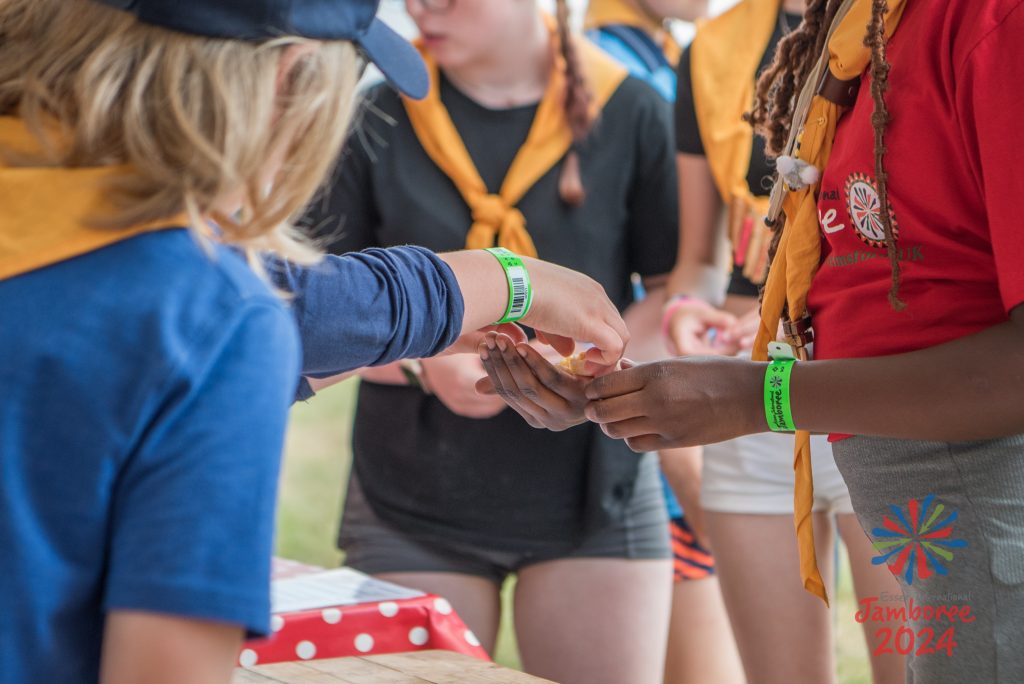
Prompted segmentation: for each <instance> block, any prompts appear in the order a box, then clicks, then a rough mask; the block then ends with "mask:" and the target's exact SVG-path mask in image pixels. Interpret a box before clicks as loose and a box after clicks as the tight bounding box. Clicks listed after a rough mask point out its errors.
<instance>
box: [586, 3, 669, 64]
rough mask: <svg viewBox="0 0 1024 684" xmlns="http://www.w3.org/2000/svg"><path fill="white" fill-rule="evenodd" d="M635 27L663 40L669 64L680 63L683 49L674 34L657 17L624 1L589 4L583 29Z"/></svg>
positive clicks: (663, 47)
mask: <svg viewBox="0 0 1024 684" xmlns="http://www.w3.org/2000/svg"><path fill="white" fill-rule="evenodd" d="M613 25H621V26H635V27H636V28H638V29H641V30H643V31H646V32H647V33H649V34H651V36H652V37H660V38H661V49H662V52H664V53H665V59H667V60H668V63H669V64H672V65H675V64H678V63H679V56H680V55H681V54H682V53H683V47H682V46H681V45H680V44H679V43H677V42H676V40H675V38H673V37H672V32H671V31H669V30H668V29H667V28H665V26H663V25H662V23H661V22H660V21H658V19H657V18H656V17H652V16H651V15H650V14H648V13H647V12H643V11H641V10H640V8H638V7H636V6H635V5H632V4H630V3H627V2H624V0H590V2H589V3H587V14H586V16H585V17H584V19H583V28H584V29H586V30H587V31H590V30H591V29H599V28H601V27H602V26H613Z"/></svg>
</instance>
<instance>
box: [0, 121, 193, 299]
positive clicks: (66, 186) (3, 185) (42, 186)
mask: <svg viewBox="0 0 1024 684" xmlns="http://www.w3.org/2000/svg"><path fill="white" fill-rule="evenodd" d="M0 151H3V152H5V153H11V152H13V153H16V154H32V153H36V152H38V151H39V143H38V141H37V140H36V138H35V136H33V135H32V134H31V133H30V132H29V131H28V129H27V128H26V126H25V124H24V122H22V120H21V119H17V118H14V117H10V116H0ZM124 173H126V167H123V166H110V167H95V168H66V167H59V166H58V167H42V166H32V167H21V166H6V165H4V164H3V163H2V159H0V280H3V279H6V278H12V277H14V276H16V275H20V274H22V273H28V272H29V271H34V270H36V269H40V268H43V267H45V266H49V265H51V264H55V263H58V262H60V261H65V260H67V259H71V258H72V257H76V256H80V255H82V254H86V253H88V252H92V251H95V250H97V249H101V248H103V247H106V246H107V245H111V244H113V243H115V242H119V241H121V240H126V239H128V238H130V237H133V236H135V235H139V234H141V233H146V232H150V231H155V230H163V229H167V228H181V227H183V226H187V225H188V222H187V219H186V218H185V217H184V216H176V217H171V218H168V219H165V220H161V221H154V222H151V223H144V224H140V225H137V226H132V227H131V228H124V229H110V228H97V227H95V226H92V225H90V224H89V219H90V218H92V217H95V216H102V215H104V214H106V213H108V212H110V211H111V210H112V208H113V207H112V206H111V205H110V204H109V203H108V201H107V199H106V196H105V193H104V189H105V187H106V184H107V183H109V182H110V181H111V180H112V179H114V178H117V177H118V176H119V175H122V174H124Z"/></svg>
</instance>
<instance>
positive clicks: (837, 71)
mask: <svg viewBox="0 0 1024 684" xmlns="http://www.w3.org/2000/svg"><path fill="white" fill-rule="evenodd" d="M905 2H906V0H889V13H888V14H887V15H886V17H885V33H886V37H889V36H891V35H892V33H893V31H895V30H896V26H897V25H898V24H899V21H900V17H901V16H902V15H903V8H904V5H905ZM870 20H871V0H846V1H845V2H844V3H843V5H842V6H841V7H840V9H839V12H838V13H837V14H836V18H835V21H834V22H833V24H832V28H831V30H830V36H829V39H828V44H827V47H826V50H825V54H823V55H822V56H821V58H820V60H819V62H818V65H817V67H816V68H815V69H814V71H812V73H811V75H810V76H809V77H808V79H807V84H806V85H805V87H804V89H803V91H802V92H801V93H800V97H799V99H798V100H797V107H796V112H795V113H794V115H793V130H792V132H791V134H790V142H789V145H788V146H787V151H788V152H789V154H795V157H796V159H795V160H793V159H792V158H788V163H789V165H792V166H794V167H796V172H795V174H785V180H783V179H781V178H780V180H778V181H777V182H776V185H775V188H774V189H773V190H772V204H771V207H770V209H769V212H768V216H769V218H770V219H775V218H777V217H778V216H779V213H780V210H781V211H782V212H784V213H785V221H786V223H785V227H784V229H783V232H782V239H781V242H780V243H779V249H778V253H777V254H776V255H775V259H774V261H773V262H772V266H771V270H770V271H769V273H768V281H767V282H766V284H765V289H764V295H763V299H762V302H761V325H760V329H759V330H758V333H757V339H756V340H755V342H754V359H755V360H759V361H764V360H766V359H767V358H768V343H769V342H770V341H772V340H774V339H775V334H776V331H777V330H778V326H779V320H780V318H781V317H782V309H783V305H784V304H787V305H788V306H789V315H788V320H787V321H786V325H785V326H784V327H785V329H786V337H787V340H788V341H789V342H790V343H791V344H794V346H796V347H797V348H798V350H800V348H802V347H803V344H804V343H805V342H806V341H807V336H806V331H807V329H808V328H807V327H806V322H805V314H806V312H807V292H808V291H809V290H810V287H811V280H812V279H813V278H814V274H815V272H816V271H817V270H818V265H819V263H820V260H821V234H820V231H819V228H818V207H817V203H818V187H819V185H818V184H819V181H820V178H821V174H822V173H823V172H824V169H825V166H826V165H827V164H828V158H829V154H830V153H831V152H832V142H833V139H834V138H835V134H836V124H837V123H838V122H839V118H840V117H841V116H842V114H843V112H845V111H846V109H847V108H848V106H849V105H848V104H837V103H836V102H842V101H844V100H848V99H849V95H850V92H851V88H856V85H857V84H858V83H859V81H860V77H861V74H862V73H863V72H864V69H866V68H867V66H868V64H869V63H870V62H871V50H870V48H868V47H866V46H865V45H864V36H865V35H866V33H867V27H868V24H869V23H870ZM826 65H827V69H828V71H829V76H828V77H826V78H825V79H824V80H823V79H822V75H823V74H824V70H825V68H826ZM819 83H821V84H823V86H822V87H819ZM826 96H827V97H828V98H831V99H826ZM794 149H795V150H797V151H796V152H795V153H794V152H793V150H794ZM784 158H786V157H780V162H779V163H780V175H782V172H781V166H782V160H783V159H784ZM808 172H810V173H808ZM795 176H798V177H799V178H797V177H795ZM784 185H785V187H783V186H784ZM793 468H794V470H795V471H796V486H795V488H794V511H793V515H794V520H795V523H796V532H797V542H798V544H799V548H800V577H801V579H803V582H804V588H806V589H807V590H808V591H810V592H811V593H813V594H816V595H817V596H820V597H821V598H822V599H823V600H825V602H826V603H827V602H828V597H827V596H826V593H825V586H824V584H823V583H822V581H821V575H820V574H819V573H818V566H817V561H816V559H815V555H814V532H813V530H812V529H811V507H812V504H813V498H814V484H813V481H812V477H811V446H810V435H809V433H807V432H806V431H804V430H798V431H797V433H796V445H795V449H794V460H793Z"/></svg>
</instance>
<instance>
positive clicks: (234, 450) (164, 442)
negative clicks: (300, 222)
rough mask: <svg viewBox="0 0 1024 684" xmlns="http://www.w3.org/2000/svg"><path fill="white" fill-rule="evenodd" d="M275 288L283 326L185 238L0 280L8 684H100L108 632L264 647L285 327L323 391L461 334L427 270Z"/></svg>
mask: <svg viewBox="0 0 1024 684" xmlns="http://www.w3.org/2000/svg"><path fill="white" fill-rule="evenodd" d="M276 280H277V282H278V284H279V285H284V286H287V287H290V288H297V289H298V294H297V297H296V299H295V300H294V312H293V315H294V317H295V318H293V316H292V315H291V314H290V313H289V312H288V311H287V310H286V307H285V306H284V305H283V304H282V302H281V301H280V300H279V298H278V297H277V296H276V295H274V294H273V293H272V292H271V291H270V290H269V288H268V287H267V286H266V285H265V284H264V283H263V282H262V281H260V280H259V279H258V278H257V277H256V276H255V275H254V274H253V273H252V272H251V271H250V270H249V268H248V266H247V265H246V264H245V263H244V262H243V260H242V259H241V258H239V257H238V256H237V255H236V254H235V253H233V252H232V251H230V250H228V249H225V248H222V247H217V248H214V255H213V258H210V257H209V256H207V255H206V254H205V253H204V252H203V251H202V249H201V248H200V247H199V246H198V245H197V244H196V243H195V241H194V240H193V239H192V237H191V236H190V235H189V234H188V233H187V232H186V231H184V230H168V231H161V232H157V233H150V234H146V235H143V236H139V237H135V238H132V239H129V240H125V241H123V242H119V243H116V244H114V245H111V246H109V247H106V248H104V249H101V250H98V251H95V252H92V253H89V254H86V255H84V256H80V257H77V258H74V259H70V260H67V261H64V262H60V263H58V264H55V265H52V266H50V267H47V268H43V269H39V270H36V271H32V272H29V273H26V274H23V275H20V276H16V277H13V278H9V279H7V280H0V388H2V392H0V549H3V551H2V553H0V680H2V681H3V682H5V684H8V683H9V684H22V683H25V684H28V683H30V682H31V683H32V684H35V683H37V682H61V683H62V684H65V683H68V684H71V683H78V682H95V681H96V680H97V678H98V671H99V670H98V668H99V660H100V648H101V641H102V636H103V628H104V616H105V614H106V612H107V611H111V610H118V609H125V610H138V611H148V612H156V613H166V614H172V615H177V616H184V617H190V618H199V619H206V620H213V621H218V622H225V623H230V624H237V625H239V626H242V627H244V628H245V629H246V630H247V631H248V632H250V633H253V634H265V633H267V631H268V623H269V612H270V611H269V609H270V605H269V583H270V577H269V571H270V557H271V550H272V537H273V534H272V532H273V519H274V504H275V494H276V486H277V475H278V465H279V459H280V454H281V447H282V442H283V437H284V429H285V421H286V416H287V412H288V406H289V404H290V402H291V401H292V399H293V397H294V395H295V386H296V378H297V376H298V374H299V371H300V341H299V337H298V335H297V334H296V324H295V322H296V320H298V322H299V323H300V326H301V328H302V330H303V331H304V332H305V333H306V334H307V335H308V339H307V340H306V344H305V347H306V349H307V353H308V354H310V356H311V360H312V361H313V362H314V363H315V364H316V366H315V368H316V370H324V371H326V370H331V371H338V370H347V369H350V368H352V367H356V366H358V365H363V364H364V363H365V362H380V363H383V362H386V361H388V360H392V359H393V358H397V356H398V355H400V354H404V353H407V352H408V353H410V354H413V355H422V354H425V353H427V352H429V351H431V350H436V349H437V348H439V347H442V346H446V344H447V343H450V341H451V340H453V339H454V337H455V336H456V335H457V334H458V330H459V328H460V327H461V322H462V320H461V319H462V308H461V307H462V300H461V297H460V296H458V295H457V292H458V290H457V285H456V286H455V290H454V295H453V293H451V292H450V291H449V288H451V287H452V284H453V283H454V282H455V281H454V276H452V274H451V272H450V270H448V269H447V267H446V266H444V265H443V264H441V262H439V260H437V259H436V257H432V256H428V255H427V254H426V253H425V252H423V251H422V250H414V249H400V250H392V251H391V252H390V253H387V254H380V253H378V254H366V255H357V256H354V257H335V258H333V259H331V260H329V261H328V262H327V263H326V264H325V265H324V266H321V267H319V268H318V269H315V270H310V269H301V268H294V267H289V268H282V269H279V270H278V273H277V278H276ZM426 306H434V307H435V308H434V310H433V312H432V313H429V314H423V313H420V310H421V309H422V308H423V307H426ZM446 315H451V316H452V318H451V319H449V320H444V321H443V322H441V323H439V321H441V319H442V318H443V317H445V316H446ZM431 325H433V327H431Z"/></svg>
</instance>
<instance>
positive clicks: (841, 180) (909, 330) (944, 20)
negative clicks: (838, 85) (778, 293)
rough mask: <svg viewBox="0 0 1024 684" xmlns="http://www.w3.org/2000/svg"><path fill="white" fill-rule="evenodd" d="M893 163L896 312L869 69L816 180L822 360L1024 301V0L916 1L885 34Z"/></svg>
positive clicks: (980, 319)
mask: <svg viewBox="0 0 1024 684" xmlns="http://www.w3.org/2000/svg"><path fill="white" fill-rule="evenodd" d="M888 58H889V62H890V64H891V65H892V69H891V71H890V72H889V84H890V85H889V91H888V92H887V93H886V103H887V105H888V108H889V112H890V114H891V117H892V119H891V121H890V123H889V125H888V127H887V129H886V133H885V144H886V145H887V146H888V152H887V153H886V155H885V168H886V171H887V172H888V174H889V201H890V205H891V209H892V213H893V219H894V226H895V228H896V230H897V231H898V247H899V250H900V260H901V265H902V268H903V279H902V285H901V287H900V297H901V298H902V299H903V301H904V302H906V304H907V307H906V309H905V310H904V311H902V312H899V313H897V312H896V311H894V310H893V309H892V307H891V306H890V305H889V301H888V297H887V293H888V291H889V287H890V278H891V276H890V269H889V260H888V258H887V257H886V251H885V239H884V236H883V233H882V227H881V222H880V221H879V216H880V210H879V201H878V193H877V185H876V182H875V162H874V131H873V129H872V126H871V113H872V111H873V100H872V97H871V87H870V86H871V84H870V78H869V77H868V75H867V74H865V76H864V77H863V79H862V82H861V87H860V93H859V95H858V97H857V102H856V105H855V106H854V107H853V109H852V110H851V111H849V112H848V113H847V114H846V116H845V117H844V118H843V119H842V121H840V123H839V127H838V130H837V134H836V141H835V146H834V148H833V152H832V157H831V159H830V161H829V164H828V167H827V169H826V170H825V173H824V175H823V178H822V184H821V195H820V197H819V205H818V209H819V218H820V223H821V226H822V234H823V240H822V261H821V268H820V269H819V271H818V273H817V275H816V276H815V278H814V282H813V285H812V288H811V292H810V296H809V298H808V308H809V309H810V311H811V314H812V316H813V321H814V329H815V334H816V343H815V356H816V357H817V358H819V359H828V358H850V357H866V356H881V355H885V354H894V353H899V352H907V351H912V350H916V349H922V348H925V347H931V346H934V345H937V344H941V343H943V342H948V341H950V340H953V339H956V338H959V337H963V336H965V335H970V334H972V333H976V332H979V331H981V330H984V329H985V328H989V327H991V326H994V325H997V324H999V323H1002V322H1004V321H1006V320H1007V313H1008V312H1009V311H1010V310H1011V309H1013V308H1014V307H1015V306H1017V305H1018V304H1021V303H1022V302H1024V0H984V1H982V0H908V2H907V6H906V10H905V12H904V14H903V19H902V21H901V22H900V24H899V27H898V28H897V30H896V32H895V34H894V35H893V36H892V38H891V40H890V41H889V44H888Z"/></svg>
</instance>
